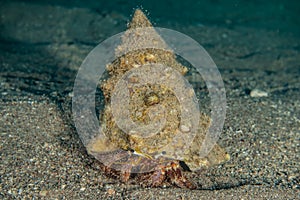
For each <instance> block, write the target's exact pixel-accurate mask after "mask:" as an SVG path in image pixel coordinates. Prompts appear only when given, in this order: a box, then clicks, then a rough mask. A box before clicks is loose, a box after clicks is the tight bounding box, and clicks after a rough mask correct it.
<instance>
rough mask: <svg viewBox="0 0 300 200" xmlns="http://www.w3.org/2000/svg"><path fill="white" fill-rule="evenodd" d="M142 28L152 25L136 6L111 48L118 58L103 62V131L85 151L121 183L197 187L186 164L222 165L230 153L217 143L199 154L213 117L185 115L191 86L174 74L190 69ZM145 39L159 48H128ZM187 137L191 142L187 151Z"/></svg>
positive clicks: (195, 167)
mask: <svg viewBox="0 0 300 200" xmlns="http://www.w3.org/2000/svg"><path fill="white" fill-rule="evenodd" d="M146 27H147V28H152V25H151V23H150V22H149V20H148V19H147V17H146V16H145V15H144V13H143V12H142V11H141V10H139V9H138V10H136V12H135V14H134V16H133V19H132V21H131V23H129V27H128V28H129V29H128V30H127V31H126V32H125V34H124V35H123V37H122V43H121V44H120V45H119V46H118V47H117V48H116V50H115V54H116V57H117V58H116V59H115V60H114V61H113V62H112V63H108V64H107V71H108V74H109V75H108V76H109V77H108V78H107V79H106V80H105V81H103V82H102V83H101V84H100V87H101V89H102V91H103V94H104V97H105V106H104V109H103V112H101V115H100V117H99V119H100V124H101V130H100V131H101V133H102V135H101V136H99V137H95V138H93V139H91V140H90V142H89V144H87V145H86V146H87V151H88V153H89V154H91V155H93V156H94V157H95V158H97V159H98V160H100V161H101V162H103V164H104V165H105V167H104V169H105V172H106V173H107V174H108V175H111V174H112V175H113V174H119V175H120V177H121V179H122V181H124V182H126V181H128V180H129V178H130V177H131V176H134V175H135V176H136V177H137V178H138V180H140V182H141V183H143V184H144V185H147V186H153V187H157V186H163V185H165V184H173V185H176V186H178V187H181V188H190V189H193V188H195V185H194V184H193V183H192V182H191V181H189V180H188V179H187V178H185V176H184V175H183V173H182V172H183V170H184V168H185V169H187V170H190V171H195V170H198V169H200V168H201V167H207V166H211V165H215V164H220V163H222V162H224V161H227V160H228V159H229V155H228V154H227V153H226V152H225V151H224V150H223V149H222V148H220V147H219V146H218V145H215V146H214V147H213V149H212V150H211V151H210V153H209V154H208V155H207V156H206V157H202V158H201V157H199V156H198V151H199V149H200V147H201V144H202V142H203V140H204V137H205V133H206V131H207V130H208V128H209V126H210V121H211V120H210V118H209V117H208V116H207V115H205V114H201V113H200V114H199V115H193V116H194V118H193V117H192V116H191V114H190V113H189V112H191V110H190V111H187V112H186V113H185V110H184V109H183V108H184V107H183V106H182V105H184V106H189V105H191V106H193V105H192V103H193V102H197V100H195V96H194V95H195V94H194V92H193V90H192V88H190V87H189V86H188V84H187V83H186V82H184V81H180V78H177V77H178V76H184V75H185V74H186V73H187V72H188V68H187V67H185V66H183V65H182V64H181V63H180V62H178V61H177V59H176V56H175V55H174V54H173V53H172V51H168V50H164V49H167V45H166V44H165V42H164V40H163V39H162V38H160V36H159V34H158V33H156V32H155V30H154V29H153V30H152V31H153V32H152V33H153V34H150V36H149V34H148V35H143V32H138V31H135V29H137V28H146ZM149 41H150V42H151V43H152V44H155V45H158V46H160V47H161V48H158V49H155V48H146V49H144V48H140V49H139V48H135V49H137V50H135V51H130V52H126V50H127V49H128V48H129V47H133V46H134V47H142V46H143V44H144V43H146V42H149ZM142 66H143V68H142ZM166 66H168V67H166ZM124 85H125V86H126V87H125V88H123V86H124ZM172 85H176V87H175V86H174V87H173V86H172ZM177 88H179V89H178V90H177ZM125 90H126V91H127V93H126V92H124V91H125ZM177 93H178V94H177ZM182 94H183V95H182ZM180 95H181V96H180ZM187 99H192V101H188V100H187ZM192 112H193V110H192ZM195 116H196V118H195ZM195 123H197V124H195ZM196 125H197V127H198V128H197V130H196V131H195V132H194V134H192V136H193V137H190V136H189V134H190V133H191V132H192V127H193V126H196ZM187 141H189V142H190V143H191V144H190V145H189V147H188V148H186V149H185V148H184V146H185V145H186V143H187ZM180 151H181V152H180Z"/></svg>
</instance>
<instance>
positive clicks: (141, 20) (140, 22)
mask: <svg viewBox="0 0 300 200" xmlns="http://www.w3.org/2000/svg"><path fill="white" fill-rule="evenodd" d="M143 27H152V24H151V22H150V21H149V19H148V18H147V16H146V15H145V13H143V11H142V10H140V9H136V10H135V12H134V14H133V17H132V20H131V22H130V23H129V24H128V28H129V29H130V28H143Z"/></svg>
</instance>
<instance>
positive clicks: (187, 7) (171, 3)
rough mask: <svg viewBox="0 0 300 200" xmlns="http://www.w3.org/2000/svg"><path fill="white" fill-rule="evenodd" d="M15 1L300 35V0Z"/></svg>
mask: <svg viewBox="0 0 300 200" xmlns="http://www.w3.org/2000/svg"><path fill="white" fill-rule="evenodd" d="M10 2H12V1H10ZM15 2H24V3H28V4H37V5H45V6H46V5H53V6H62V7H66V8H74V7H76V8H88V9H91V10H93V11H96V12H99V14H101V15H105V14H109V13H111V12H115V13H119V14H123V15H124V16H128V15H129V13H132V12H133V10H134V9H135V8H137V7H139V8H143V9H144V10H146V11H149V12H150V13H151V20H152V21H154V22H156V24H157V25H159V26H167V25H168V23H172V22H173V23H174V22H176V23H180V24H183V25H185V26H188V25H216V26H225V27H231V28H235V27H236V26H244V27H255V28H259V29H268V30H273V31H279V32H289V33H293V34H297V35H299V34H300V1H297V0H272V1H259V0H226V1H222V0H202V1H199V0H198V1H197V0H184V1H181V0H177V1H175V0H152V1H150V0H148V1H141V0H131V1H126V0H114V1H107V0H97V1H94V0H85V1H81V0H75V1H66V0H64V1H62V0H52V1H38V0H31V1H15ZM28 12H30V11H28Z"/></svg>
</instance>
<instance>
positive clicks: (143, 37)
mask: <svg viewBox="0 0 300 200" xmlns="http://www.w3.org/2000/svg"><path fill="white" fill-rule="evenodd" d="M145 47H147V48H149V47H150V48H152V49H161V50H165V51H169V52H173V51H172V50H171V48H169V47H168V45H167V44H166V42H165V41H164V40H163V39H162V38H161V36H160V35H159V34H158V33H157V32H156V30H155V28H154V27H153V26H152V24H151V22H150V21H149V19H148V18H147V17H146V15H145V14H144V13H143V12H142V11H141V10H140V9H137V10H136V11H135V13H134V15H133V18H132V20H131V22H130V23H129V24H128V29H127V30H126V31H125V33H124V35H123V36H122V41H121V45H119V46H118V47H117V49H116V51H115V54H116V56H117V57H119V56H121V55H124V54H126V53H128V52H130V51H133V50H141V49H145Z"/></svg>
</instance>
